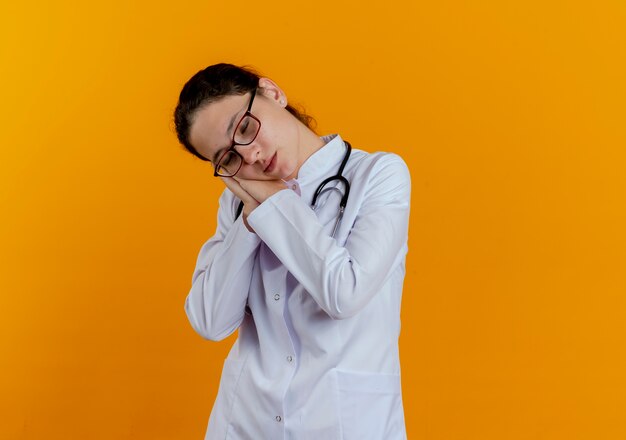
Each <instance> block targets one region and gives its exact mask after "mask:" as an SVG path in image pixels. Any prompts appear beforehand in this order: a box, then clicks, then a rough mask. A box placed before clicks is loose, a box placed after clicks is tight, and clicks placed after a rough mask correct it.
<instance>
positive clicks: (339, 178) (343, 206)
mask: <svg viewBox="0 0 626 440" xmlns="http://www.w3.org/2000/svg"><path fill="white" fill-rule="evenodd" d="M343 143H344V145H345V146H346V153H345V155H344V156H343V160H342V161H341V165H339V170H338V171H337V174H335V175H334V176H330V177H327V178H326V179H324V180H323V181H322V183H320V184H319V186H318V187H317V189H316V190H315V193H314V194H313V200H311V208H313V210H315V209H317V200H318V198H319V196H320V195H322V194H323V193H325V192H327V191H336V192H338V193H339V194H341V201H340V202H339V214H337V220H336V221H335V226H334V227H333V232H332V234H331V235H330V236H331V237H333V238H334V237H335V233H336V232H337V228H338V227H339V223H340V222H341V219H342V218H343V212H344V211H345V210H346V205H347V204H348V196H349V195H350V182H348V179H346V178H345V177H343V169H344V168H345V166H346V164H347V163H348V159H349V158H350V153H351V152H352V146H351V145H350V142H348V141H343ZM335 180H337V181H339V182H341V183H343V187H344V192H343V193H342V192H341V190H340V189H339V188H337V187H336V186H333V187H329V188H326V185H327V184H329V183H330V182H333V181H335ZM242 210H243V202H240V203H239V206H238V207H237V212H236V213H235V218H237V217H239V214H241V211H242Z"/></svg>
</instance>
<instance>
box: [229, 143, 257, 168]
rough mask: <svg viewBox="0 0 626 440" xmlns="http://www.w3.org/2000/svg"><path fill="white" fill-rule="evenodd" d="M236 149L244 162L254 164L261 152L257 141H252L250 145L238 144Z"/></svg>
mask: <svg viewBox="0 0 626 440" xmlns="http://www.w3.org/2000/svg"><path fill="white" fill-rule="evenodd" d="M235 149H236V150H237V152H238V153H239V154H241V157H243V160H244V162H245V163H247V164H248V165H252V164H253V163H254V162H256V161H257V160H258V159H259V155H260V153H261V148H260V147H259V145H258V144H257V143H256V142H252V143H251V144H250V145H237V146H235Z"/></svg>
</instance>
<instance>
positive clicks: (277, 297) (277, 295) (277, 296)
mask: <svg viewBox="0 0 626 440" xmlns="http://www.w3.org/2000/svg"><path fill="white" fill-rule="evenodd" d="M274 299H275V300H276V301H278V300H279V299H280V295H279V294H278V293H277V294H275V295H274Z"/></svg>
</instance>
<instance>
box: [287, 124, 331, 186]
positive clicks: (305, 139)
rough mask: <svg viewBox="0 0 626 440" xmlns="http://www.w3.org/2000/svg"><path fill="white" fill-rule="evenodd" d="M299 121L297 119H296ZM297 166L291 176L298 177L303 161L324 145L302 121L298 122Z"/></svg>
mask: <svg viewBox="0 0 626 440" xmlns="http://www.w3.org/2000/svg"><path fill="white" fill-rule="evenodd" d="M298 122H299V121H298ZM297 143H298V151H299V155H298V156H299V157H298V168H297V169H296V170H295V172H294V175H293V178H297V177H298V171H300V167H301V166H302V164H304V162H306V161H307V159H308V158H309V157H311V156H312V155H313V153H315V152H316V151H317V150H319V149H320V148H322V147H323V146H324V141H323V140H322V139H320V137H319V136H318V135H317V134H315V132H313V130H311V129H310V128H309V127H307V126H305V125H304V124H302V123H300V122H299V123H298V140H297Z"/></svg>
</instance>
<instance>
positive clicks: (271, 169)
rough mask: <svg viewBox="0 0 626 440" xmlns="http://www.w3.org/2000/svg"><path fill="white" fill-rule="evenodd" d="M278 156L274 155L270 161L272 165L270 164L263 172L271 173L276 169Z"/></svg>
mask: <svg viewBox="0 0 626 440" xmlns="http://www.w3.org/2000/svg"><path fill="white" fill-rule="evenodd" d="M276 154H277V153H274V155H273V156H272V159H271V160H270V163H268V164H267V166H266V167H265V169H264V170H263V172H264V173H271V172H272V171H273V170H274V168H275V167H276Z"/></svg>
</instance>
